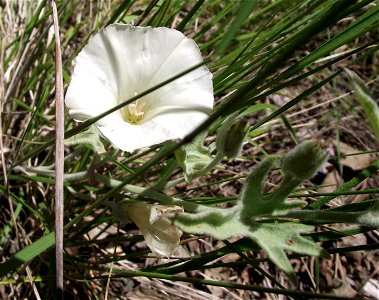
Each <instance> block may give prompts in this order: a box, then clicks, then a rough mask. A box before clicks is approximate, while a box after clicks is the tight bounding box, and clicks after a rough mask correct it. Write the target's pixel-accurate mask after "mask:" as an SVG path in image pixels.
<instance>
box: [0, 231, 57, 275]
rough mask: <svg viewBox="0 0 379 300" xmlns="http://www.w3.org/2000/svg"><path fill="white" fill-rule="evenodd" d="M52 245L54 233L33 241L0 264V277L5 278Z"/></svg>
mask: <svg viewBox="0 0 379 300" xmlns="http://www.w3.org/2000/svg"><path fill="white" fill-rule="evenodd" d="M54 243H55V236H54V232H51V233H49V234H47V235H45V236H43V237H42V238H40V239H39V240H37V241H35V242H34V243H33V244H31V245H29V246H26V247H25V248H24V249H22V250H20V251H18V252H17V253H16V254H15V255H13V256H12V257H11V258H10V259H8V260H7V261H5V262H3V263H0V276H5V275H7V274H8V273H11V272H14V271H15V270H16V269H17V268H19V267H21V266H22V265H24V264H25V263H28V262H30V261H31V260H32V259H34V258H35V257H37V256H38V255H40V254H42V253H43V252H44V251H46V250H47V249H49V248H50V247H52V246H53V245H54Z"/></svg>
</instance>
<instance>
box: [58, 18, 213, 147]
mask: <svg viewBox="0 0 379 300" xmlns="http://www.w3.org/2000/svg"><path fill="white" fill-rule="evenodd" d="M200 62H202V57H201V54H200V51H199V49H198V47H197V45H196V43H195V42H194V41H193V40H192V39H190V38H187V37H185V36H184V35H183V34H182V33H180V32H179V31H177V30H174V29H169V28H152V27H135V26H131V25H121V24H113V25H110V26H108V27H106V28H105V29H104V30H103V31H102V32H100V33H98V34H97V35H95V36H94V37H93V38H92V39H90V41H89V43H88V44H87V45H86V46H85V47H84V48H83V50H82V51H81V52H80V53H79V55H78V57H77V58H76V65H75V68H74V72H73V75H72V79H71V83H70V85H69V87H68V90H67V93H66V99H65V102H66V105H67V106H68V108H69V113H70V115H71V116H72V117H73V118H74V119H75V120H76V121H79V122H82V121H85V120H86V119H88V118H91V117H94V116H96V115H99V114H100V113H103V112H105V111H106V110H108V109H110V108H112V107H114V106H116V105H117V104H119V103H121V102H124V101H125V100H128V99H130V98H131V97H134V96H136V95H138V94H140V93H141V92H143V91H145V90H147V89H149V88H152V87H154V86H156V85H157V84H160V83H162V82H163V81H165V80H167V79H169V78H172V77H174V76H176V75H178V74H179V73H181V72H183V71H185V70H188V69H189V68H191V67H194V66H195V65H197V64H199V63H200ZM213 102H214V98H213V87H212V75H211V73H210V72H209V70H208V69H207V68H206V67H205V66H202V67H199V68H197V69H196V70H194V71H192V72H190V73H187V74H186V75H184V76H182V77H180V78H178V79H176V80H175V81H172V82H170V83H169V84H166V85H165V86H163V87H161V88H159V89H157V90H155V91H154V92H152V93H150V94H148V95H146V96H144V97H142V98H140V99H138V100H137V101H135V102H133V103H131V104H129V105H127V106H124V107H123V108H122V109H120V110H119V111H116V112H114V113H112V114H109V115H108V116H106V117H104V118H102V119H101V120H100V121H98V122H97V123H96V126H97V127H98V129H99V130H100V132H101V134H102V135H103V136H104V137H105V138H107V139H108V140H109V141H110V142H111V143H112V144H113V145H114V146H116V147H118V148H120V149H121V150H124V151H128V152H132V151H134V150H135V149H138V148H142V147H147V146H151V145H154V144H159V143H162V142H164V141H167V140H172V139H181V138H183V137H184V136H185V135H187V134H188V133H190V132H191V131H192V130H193V129H195V128H196V127H197V126H198V125H199V124H200V123H202V122H203V121H204V120H205V119H206V118H207V115H208V114H209V112H210V110H211V109H212V107H213Z"/></svg>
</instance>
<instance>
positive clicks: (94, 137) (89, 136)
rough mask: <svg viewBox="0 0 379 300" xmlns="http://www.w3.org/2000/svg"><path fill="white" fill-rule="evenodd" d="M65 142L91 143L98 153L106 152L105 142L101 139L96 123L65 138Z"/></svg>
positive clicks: (73, 143)
mask: <svg viewBox="0 0 379 300" xmlns="http://www.w3.org/2000/svg"><path fill="white" fill-rule="evenodd" d="M64 143H65V145H77V144H89V145H91V146H92V148H93V150H94V151H95V152H97V153H98V154H101V153H105V152H106V151H105V149H104V145H103V143H102V142H101V141H100V133H99V131H98V129H97V128H96V127H95V126H94V125H91V126H90V128H89V129H88V130H86V131H83V132H80V133H78V134H76V135H74V136H72V137H70V138H68V139H65V141H64Z"/></svg>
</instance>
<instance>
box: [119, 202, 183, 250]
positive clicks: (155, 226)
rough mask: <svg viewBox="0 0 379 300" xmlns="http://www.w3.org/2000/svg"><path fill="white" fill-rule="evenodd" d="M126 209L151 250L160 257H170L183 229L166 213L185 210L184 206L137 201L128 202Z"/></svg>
mask: <svg viewBox="0 0 379 300" xmlns="http://www.w3.org/2000/svg"><path fill="white" fill-rule="evenodd" d="M126 211H127V214H128V216H129V218H130V219H131V220H132V221H133V222H134V223H136V225H137V226H138V228H139V229H140V230H141V232H142V234H143V236H144V238H145V241H146V244H147V246H148V247H149V248H150V250H151V251H152V252H153V253H154V254H156V255H157V256H159V257H161V256H163V257H170V256H171V254H172V253H173V252H174V250H175V249H176V247H178V245H179V242H180V237H181V235H182V231H181V230H180V229H178V228H177V227H176V226H174V225H172V224H171V222H170V221H169V220H168V219H167V218H165V217H164V215H165V214H173V213H178V212H183V208H181V207H178V206H163V205H152V204H146V203H144V202H135V203H131V204H127V207H126Z"/></svg>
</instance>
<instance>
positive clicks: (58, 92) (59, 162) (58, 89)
mask: <svg viewBox="0 0 379 300" xmlns="http://www.w3.org/2000/svg"><path fill="white" fill-rule="evenodd" d="M51 5H52V7H53V20H54V34H55V119H56V122H55V259H56V262H55V266H56V289H57V298H58V299H62V298H63V172H64V170H63V166H64V107H63V76H62V53H61V43H60V39H59V26H58V13H57V7H56V4H55V1H54V0H52V1H51Z"/></svg>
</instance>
